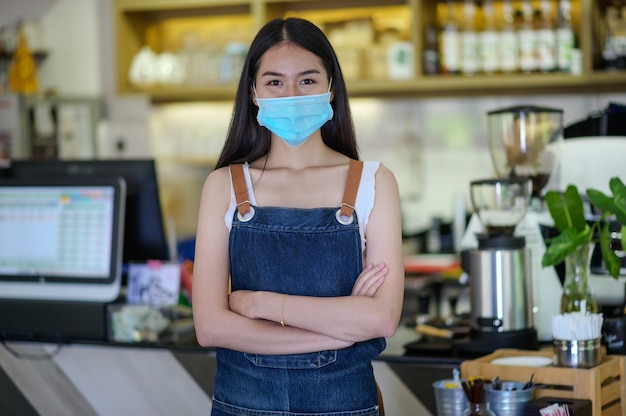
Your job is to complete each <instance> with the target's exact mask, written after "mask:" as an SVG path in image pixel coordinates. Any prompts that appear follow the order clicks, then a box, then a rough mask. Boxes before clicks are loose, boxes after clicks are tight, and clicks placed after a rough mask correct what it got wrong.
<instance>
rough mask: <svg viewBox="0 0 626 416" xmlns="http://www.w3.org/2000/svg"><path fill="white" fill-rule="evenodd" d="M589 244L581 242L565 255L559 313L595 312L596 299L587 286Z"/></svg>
mask: <svg viewBox="0 0 626 416" xmlns="http://www.w3.org/2000/svg"><path fill="white" fill-rule="evenodd" d="M590 250H591V247H590V245H589V244H581V245H580V246H578V247H577V248H576V251H574V252H573V253H572V254H570V255H568V256H567V257H565V281H564V282H563V294H562V295H561V313H569V312H580V311H587V312H590V313H595V312H597V305H596V300H595V298H594V297H593V294H592V293H591V287H590V286H589V252H590Z"/></svg>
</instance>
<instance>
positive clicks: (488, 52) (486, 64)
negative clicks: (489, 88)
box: [479, 0, 500, 74]
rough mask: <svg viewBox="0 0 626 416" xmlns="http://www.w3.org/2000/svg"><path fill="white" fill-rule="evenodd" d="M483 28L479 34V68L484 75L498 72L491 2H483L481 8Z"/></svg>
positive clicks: (497, 48) (496, 40) (496, 34)
mask: <svg viewBox="0 0 626 416" xmlns="http://www.w3.org/2000/svg"><path fill="white" fill-rule="evenodd" d="M482 14H483V19H484V26H483V28H482V31H481V32H480V34H479V50H480V66H481V69H482V71H483V72H484V73H485V74H493V73H494V72H497V71H499V70H500V60H499V59H498V50H499V45H498V40H499V36H498V30H497V28H496V21H495V13H494V8H493V0H484V2H483V7H482Z"/></svg>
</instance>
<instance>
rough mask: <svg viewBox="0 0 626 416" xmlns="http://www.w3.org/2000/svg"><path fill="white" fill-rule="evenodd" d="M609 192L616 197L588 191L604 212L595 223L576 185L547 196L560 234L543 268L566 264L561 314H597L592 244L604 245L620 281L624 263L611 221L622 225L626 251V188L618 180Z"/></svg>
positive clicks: (605, 255)
mask: <svg viewBox="0 0 626 416" xmlns="http://www.w3.org/2000/svg"><path fill="white" fill-rule="evenodd" d="M609 188H610V190H611V193H612V195H610V196H609V195H606V194H604V193H603V192H601V191H599V190H597V189H591V188H590V189H587V190H586V195H587V197H588V198H589V201H590V202H591V204H592V205H593V206H594V207H596V208H597V209H599V210H600V212H601V215H600V217H599V218H597V219H596V220H594V221H593V222H588V221H587V220H586V218H585V215H584V205H583V200H582V197H581V194H580V193H579V191H578V188H577V187H576V185H569V186H568V187H567V189H566V190H565V193H561V192H557V191H548V192H547V193H546V195H545V198H544V199H545V201H546V204H547V205H548V210H549V211H550V216H551V217H552V219H553V221H554V226H555V228H556V230H557V231H558V233H559V234H558V235H557V236H556V237H555V238H554V239H551V240H550V245H549V246H548V247H547V249H546V251H545V253H544V255H543V258H542V261H541V264H542V266H543V267H548V266H554V265H556V264H559V263H561V262H562V261H565V270H566V277H565V282H564V283H563V297H562V298H561V312H572V311H576V310H581V309H586V310H588V311H591V312H594V311H595V310H596V305H595V301H594V300H593V297H592V295H591V292H590V291H589V288H588V281H587V275H588V268H589V267H588V266H589V262H588V260H589V247H590V245H591V244H592V243H597V244H600V249H601V252H602V259H603V260H604V264H605V267H606V269H607V271H608V273H609V274H610V275H611V276H612V277H613V278H615V279H617V278H618V277H619V273H620V259H619V257H618V256H617V255H616V254H615V251H614V249H613V248H612V247H611V231H610V229H609V225H610V224H609V221H607V219H609V218H612V217H614V218H615V220H616V221H617V222H618V223H619V224H620V225H621V243H622V247H623V248H624V249H626V186H625V185H624V183H623V182H622V181H621V180H620V179H619V178H617V177H614V178H611V179H610V181H609ZM583 301H584V303H583ZM583 305H584V306H585V307H584V308H583Z"/></svg>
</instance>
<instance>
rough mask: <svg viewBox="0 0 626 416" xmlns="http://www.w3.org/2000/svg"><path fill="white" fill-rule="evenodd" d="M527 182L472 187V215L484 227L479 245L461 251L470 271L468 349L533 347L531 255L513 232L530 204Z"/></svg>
mask: <svg viewBox="0 0 626 416" xmlns="http://www.w3.org/2000/svg"><path fill="white" fill-rule="evenodd" d="M531 192H532V182H531V181H530V180H529V179H528V178H500V179H484V180H477V181H473V182H471V183H470V197H471V202H472V207H473V209H474V213H475V214H476V216H477V217H478V219H479V221H480V223H481V224H482V226H483V227H482V231H481V232H479V233H477V234H476V239H477V241H478V246H477V247H476V248H474V249H471V250H469V251H468V252H466V253H465V255H466V259H467V265H468V273H469V291H470V303H471V312H470V339H471V341H469V342H468V344H467V345H465V348H466V349H471V350H473V351H476V352H480V351H484V352H488V351H493V350H494V349H496V348H511V347H515V348H522V349H536V348H537V345H538V342H537V332H536V330H535V328H534V326H533V314H532V278H531V270H532V264H531V253H530V250H529V249H528V248H527V247H526V240H525V238H524V236H520V235H517V234H516V233H515V229H516V227H517V225H518V224H519V222H520V221H521V220H522V218H524V215H525V214H526V211H527V209H528V206H529V203H530V196H531Z"/></svg>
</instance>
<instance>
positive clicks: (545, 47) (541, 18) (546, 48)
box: [536, 0, 556, 72]
mask: <svg viewBox="0 0 626 416" xmlns="http://www.w3.org/2000/svg"><path fill="white" fill-rule="evenodd" d="M536 28H537V30H536V41H537V66H538V67H539V70H540V71H541V72H552V71H554V70H555V69H556V34H555V31H554V25H553V24H552V5H551V4H550V0H542V1H541V9H539V10H537V13H536Z"/></svg>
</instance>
